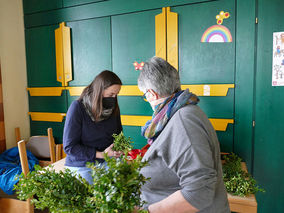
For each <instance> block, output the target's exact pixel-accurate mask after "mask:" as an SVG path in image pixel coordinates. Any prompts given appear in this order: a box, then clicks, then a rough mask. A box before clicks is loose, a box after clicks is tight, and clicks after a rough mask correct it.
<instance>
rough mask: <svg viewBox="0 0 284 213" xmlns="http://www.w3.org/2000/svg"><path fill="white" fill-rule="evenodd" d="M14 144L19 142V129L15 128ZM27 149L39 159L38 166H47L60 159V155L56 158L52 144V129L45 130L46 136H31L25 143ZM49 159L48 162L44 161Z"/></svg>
mask: <svg viewBox="0 0 284 213" xmlns="http://www.w3.org/2000/svg"><path fill="white" fill-rule="evenodd" d="M15 136H16V143H18V142H19V141H21V133H20V128H19V127H17V128H15ZM26 146H27V149H28V150H29V151H31V152H32V153H33V155H35V156H36V157H37V158H38V159H39V165H40V166H42V167H45V166H48V165H49V164H52V163H54V162H56V161H57V159H60V158H61V157H60V156H61V155H59V156H57V155H58V154H60V153H58V154H56V150H57V149H58V150H59V148H56V144H55V142H54V137H53V132H52V128H48V129H47V136H31V137H30V138H29V140H28V141H27V142H26ZM47 158H49V159H50V160H46V159H47Z"/></svg>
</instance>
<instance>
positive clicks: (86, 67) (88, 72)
mask: <svg viewBox="0 0 284 213" xmlns="http://www.w3.org/2000/svg"><path fill="white" fill-rule="evenodd" d="M67 26H68V27H70V28H71V34H72V54H73V81H71V82H69V86H86V85H88V84H89V83H91V81H92V80H93V79H94V77H95V76H96V75H97V74H99V73H100V72H101V71H103V70H106V69H108V70H111V33H110V18H109V17H106V18H98V19H90V20H83V21H76V22H70V23H67Z"/></svg>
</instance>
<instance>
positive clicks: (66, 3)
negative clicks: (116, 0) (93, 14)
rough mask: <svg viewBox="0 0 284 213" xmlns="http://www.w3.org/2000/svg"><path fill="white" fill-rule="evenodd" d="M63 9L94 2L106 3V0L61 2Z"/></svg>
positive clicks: (66, 0) (70, 0) (67, 0)
mask: <svg viewBox="0 0 284 213" xmlns="http://www.w3.org/2000/svg"><path fill="white" fill-rule="evenodd" d="M62 1H63V6H64V7H70V6H78V5H81V4H90V3H94V2H101V1H108V0H62Z"/></svg>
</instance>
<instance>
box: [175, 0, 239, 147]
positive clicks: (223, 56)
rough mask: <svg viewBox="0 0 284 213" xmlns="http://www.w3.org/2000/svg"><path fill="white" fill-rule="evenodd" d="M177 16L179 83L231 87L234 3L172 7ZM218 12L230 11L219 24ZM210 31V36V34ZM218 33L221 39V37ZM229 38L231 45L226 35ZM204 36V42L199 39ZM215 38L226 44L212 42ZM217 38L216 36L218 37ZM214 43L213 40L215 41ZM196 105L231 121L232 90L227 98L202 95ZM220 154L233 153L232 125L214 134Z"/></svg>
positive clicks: (232, 77)
mask: <svg viewBox="0 0 284 213" xmlns="http://www.w3.org/2000/svg"><path fill="white" fill-rule="evenodd" d="M171 11H172V12H176V13H178V29H179V73H180V78H181V83H182V84H183V85H188V84H201V85H203V84H234V82H235V79H234V76H235V36H234V35H235V20H236V17H235V1H234V0H221V1H212V2H206V3H200V4H192V5H185V6H177V7H171ZM221 11H224V12H229V14H230V17H229V18H224V19H223V23H222V25H218V24H217V23H216V22H217V20H216V15H219V14H220V12H221ZM220 26H221V27H220ZM210 32H211V33H210ZM220 34H222V36H223V37H222V36H221V37H220ZM230 34H231V36H232V42H226V41H230V37H229V35H230ZM203 36H204V40H202V37H203ZM214 36H215V39H217V40H218V39H219V40H218V41H222V40H221V39H223V41H225V42H212V41H214ZM218 36H219V37H218ZM215 41H216V40H215ZM199 106H200V107H201V108H202V109H203V110H204V111H205V113H206V114H207V116H208V117H209V118H216V119H220V118H221V119H233V118H234V90H233V89H229V92H228V94H227V96H224V97H216V96H207V97H204V96H201V97H200V104H199ZM217 134H218V137H219V141H220V143H221V150H222V151H226V152H228V151H232V150H233V126H232V124H229V125H228V127H227V129H226V131H225V132H223V131H218V132H217Z"/></svg>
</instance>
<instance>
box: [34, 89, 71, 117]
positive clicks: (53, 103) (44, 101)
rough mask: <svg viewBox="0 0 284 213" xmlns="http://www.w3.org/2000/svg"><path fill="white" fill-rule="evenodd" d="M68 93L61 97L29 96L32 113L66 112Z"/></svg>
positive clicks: (64, 92)
mask: <svg viewBox="0 0 284 213" xmlns="http://www.w3.org/2000/svg"><path fill="white" fill-rule="evenodd" d="M66 110H67V102H66V91H64V90H63V92H62V95H61V96H29V111H30V112H62V113H64V112H66Z"/></svg>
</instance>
